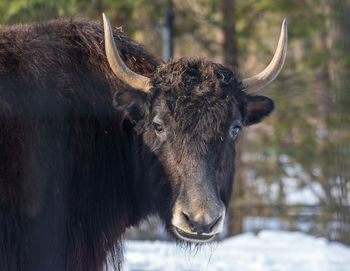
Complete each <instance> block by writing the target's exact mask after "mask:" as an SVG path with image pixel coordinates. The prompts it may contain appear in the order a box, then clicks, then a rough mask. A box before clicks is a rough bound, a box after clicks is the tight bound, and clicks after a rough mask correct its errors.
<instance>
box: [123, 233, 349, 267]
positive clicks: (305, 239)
mask: <svg viewBox="0 0 350 271" xmlns="http://www.w3.org/2000/svg"><path fill="white" fill-rule="evenodd" d="M124 255H125V261H124V269H123V270H125V271H136V270H137V271H141V270H152V271H163V270H166V271H175V270H176V271H180V270H186V271H190V270H191V271H194V270H196V271H197V270H198V271H203V270H208V271H215V270H217V271H218V270H225V271H226V270H233V271H250V270H254V271H350V248H349V247H346V246H344V245H341V244H339V243H330V242H328V241H327V240H325V239H323V238H315V237H312V236H309V235H306V234H303V233H300V232H283V231H262V232H260V233H259V234H258V235H254V234H252V233H245V234H241V235H238V236H236V237H233V238H230V239H226V240H224V241H222V242H220V243H216V244H211V245H210V246H204V247H202V248H201V249H200V251H197V252H195V251H189V249H186V248H180V247H178V246H176V245H174V244H172V243H169V242H161V241H155V242H151V241H127V242H126V244H125V254H124Z"/></svg>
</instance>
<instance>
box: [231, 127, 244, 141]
mask: <svg viewBox="0 0 350 271" xmlns="http://www.w3.org/2000/svg"><path fill="white" fill-rule="evenodd" d="M240 130H241V126H234V127H232V128H231V130H230V136H231V137H232V138H236V137H237V135H238V133H239V131H240Z"/></svg>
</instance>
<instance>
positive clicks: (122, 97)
mask: <svg viewBox="0 0 350 271" xmlns="http://www.w3.org/2000/svg"><path fill="white" fill-rule="evenodd" d="M146 100H147V93H145V92H142V91H139V90H136V89H133V88H130V89H123V90H118V91H117V92H116V93H115V94H114V97H113V106H114V108H115V109H116V110H118V111H121V112H123V113H124V114H125V117H126V118H128V119H129V120H130V121H131V122H137V121H139V120H140V119H142V118H143V117H144V115H145V113H146V108H147V106H146V105H145V103H146Z"/></svg>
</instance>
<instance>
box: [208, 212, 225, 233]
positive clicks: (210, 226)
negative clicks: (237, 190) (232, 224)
mask: <svg viewBox="0 0 350 271" xmlns="http://www.w3.org/2000/svg"><path fill="white" fill-rule="evenodd" d="M221 218H222V215H221V216H219V217H218V218H217V219H216V220H214V222H213V223H212V224H211V225H209V232H212V231H213V229H214V227H215V226H216V225H217V224H218V223H219V221H220V220H221Z"/></svg>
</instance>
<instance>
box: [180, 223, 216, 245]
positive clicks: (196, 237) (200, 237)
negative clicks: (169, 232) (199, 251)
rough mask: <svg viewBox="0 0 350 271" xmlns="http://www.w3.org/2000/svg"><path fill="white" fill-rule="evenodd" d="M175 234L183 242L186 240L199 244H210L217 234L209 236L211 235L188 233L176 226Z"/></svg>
mask: <svg viewBox="0 0 350 271" xmlns="http://www.w3.org/2000/svg"><path fill="white" fill-rule="evenodd" d="M174 232H175V234H176V235H177V236H178V237H179V238H181V239H183V240H186V241H189V242H197V243H200V242H208V241H210V240H211V239H213V238H214V236H215V234H211V235H209V234H200V233H188V232H185V231H183V230H181V229H179V228H178V227H176V226H174Z"/></svg>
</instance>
